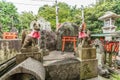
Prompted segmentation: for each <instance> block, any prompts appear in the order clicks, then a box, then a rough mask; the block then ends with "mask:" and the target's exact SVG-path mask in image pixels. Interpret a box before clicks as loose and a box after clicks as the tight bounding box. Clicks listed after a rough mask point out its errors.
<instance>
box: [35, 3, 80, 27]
mask: <svg viewBox="0 0 120 80" xmlns="http://www.w3.org/2000/svg"><path fill="white" fill-rule="evenodd" d="M58 6H59V13H58V17H59V23H63V22H76V23H77V24H80V17H79V14H80V10H79V9H77V8H76V6H73V7H71V6H69V5H68V4H66V3H59V4H58ZM55 10H56V9H55V5H53V6H48V5H44V6H43V7H40V8H39V11H38V15H37V17H40V16H41V17H44V18H45V19H46V20H48V21H50V22H51V25H52V29H55V27H56V12H55Z"/></svg>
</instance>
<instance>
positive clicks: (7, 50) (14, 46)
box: [0, 39, 21, 63]
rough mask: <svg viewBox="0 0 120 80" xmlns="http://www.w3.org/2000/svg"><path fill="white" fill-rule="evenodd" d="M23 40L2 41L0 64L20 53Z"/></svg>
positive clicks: (0, 43)
mask: <svg viewBox="0 0 120 80" xmlns="http://www.w3.org/2000/svg"><path fill="white" fill-rule="evenodd" d="M20 48H21V40H20V39H15V40H5V39H1V40H0V63H2V62H4V61H6V60H8V59H10V58H12V57H13V56H15V55H16V53H18V52H19V51H20Z"/></svg>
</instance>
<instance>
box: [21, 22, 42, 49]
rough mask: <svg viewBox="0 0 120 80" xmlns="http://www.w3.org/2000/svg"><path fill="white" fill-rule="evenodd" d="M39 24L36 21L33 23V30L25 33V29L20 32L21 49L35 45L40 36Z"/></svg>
mask: <svg viewBox="0 0 120 80" xmlns="http://www.w3.org/2000/svg"><path fill="white" fill-rule="evenodd" d="M39 31H40V24H39V23H38V22H36V21H34V23H33V30H32V31H31V32H29V33H28V34H27V33H26V30H24V31H23V32H22V49H24V48H30V47H32V46H33V47H36V45H37V44H38V39H39V38H40V32H39Z"/></svg>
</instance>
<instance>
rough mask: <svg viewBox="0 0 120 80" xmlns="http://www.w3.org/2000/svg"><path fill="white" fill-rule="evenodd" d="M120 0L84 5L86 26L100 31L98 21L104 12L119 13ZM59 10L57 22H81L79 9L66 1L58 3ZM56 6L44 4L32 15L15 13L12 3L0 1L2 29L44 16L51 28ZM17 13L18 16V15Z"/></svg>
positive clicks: (54, 26)
mask: <svg viewBox="0 0 120 80" xmlns="http://www.w3.org/2000/svg"><path fill="white" fill-rule="evenodd" d="M119 4H120V0H99V3H97V4H96V5H92V6H88V7H85V9H84V13H85V22H86V24H87V28H88V29H90V30H91V31H92V32H93V33H102V29H101V27H102V26H103V22H102V21H99V20H98V18H99V17H101V16H102V15H103V14H104V13H105V12H107V11H112V12H114V13H116V14H120V5H119ZM58 6H59V11H58V18H59V23H63V22H73V23H76V24H77V25H80V24H81V21H82V20H81V9H80V8H77V7H76V5H75V6H70V5H68V4H66V3H63V2H60V3H58ZM55 7H56V6H55V5H53V6H49V5H44V6H43V7H40V8H39V11H38V14H37V15H33V13H32V12H23V13H22V14H18V13H17V9H16V8H15V6H14V5H13V4H12V3H8V2H3V1H2V2H0V23H1V24H2V25H3V29H4V31H9V29H10V28H11V26H15V27H17V28H18V29H22V28H28V29H29V26H30V22H31V21H32V20H35V19H38V18H39V17H43V18H45V19H46V20H47V21H50V22H51V26H52V29H55V28H56V12H55V11H56V8H55ZM18 15H19V16H18ZM116 26H117V27H118V28H117V29H118V30H119V29H120V18H118V19H117V21H116Z"/></svg>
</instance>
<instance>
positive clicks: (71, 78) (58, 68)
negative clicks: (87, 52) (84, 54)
mask: <svg viewBox="0 0 120 80" xmlns="http://www.w3.org/2000/svg"><path fill="white" fill-rule="evenodd" d="M49 63H50V64H48V65H46V66H45V68H46V73H47V74H46V80H79V79H80V61H79V60H77V59H72V58H70V59H64V60H58V61H56V62H54V61H53V62H52V61H49Z"/></svg>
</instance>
